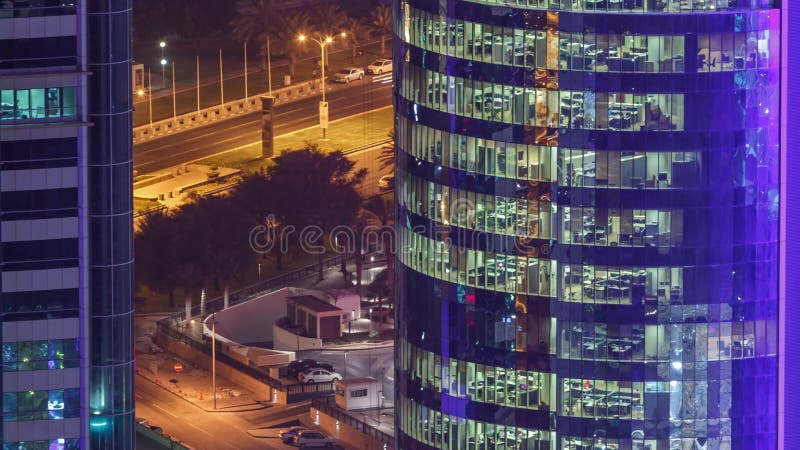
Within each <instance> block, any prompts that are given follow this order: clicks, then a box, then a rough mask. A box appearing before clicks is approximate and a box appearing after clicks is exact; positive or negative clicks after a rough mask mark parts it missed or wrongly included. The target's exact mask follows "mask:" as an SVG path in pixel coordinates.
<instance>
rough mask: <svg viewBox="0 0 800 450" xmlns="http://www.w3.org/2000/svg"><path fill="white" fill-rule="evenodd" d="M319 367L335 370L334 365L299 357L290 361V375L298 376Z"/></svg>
mask: <svg viewBox="0 0 800 450" xmlns="http://www.w3.org/2000/svg"><path fill="white" fill-rule="evenodd" d="M317 367H319V368H321V369H325V370H329V371H331V372H333V366H332V365H330V364H325V363H320V362H317V361H315V360H313V359H298V360H295V361H292V362H290V363H289V376H290V377H296V376H297V375H299V374H300V373H302V372H308V371H309V370H311V369H315V368H317Z"/></svg>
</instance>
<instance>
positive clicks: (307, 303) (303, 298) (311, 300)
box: [286, 295, 342, 313]
mask: <svg viewBox="0 0 800 450" xmlns="http://www.w3.org/2000/svg"><path fill="white" fill-rule="evenodd" d="M286 303H287V304H295V305H297V306H302V307H303V308H305V309H307V310H309V311H313V312H319V313H325V312H331V311H340V312H341V311H342V310H341V309H340V308H338V307H336V306H335V305H332V304H330V303H327V302H324V301H322V300H320V299H318V298H316V297H313V296H311V295H300V296H297V297H289V298H288V299H287V301H286Z"/></svg>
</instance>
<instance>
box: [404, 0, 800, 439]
mask: <svg viewBox="0 0 800 450" xmlns="http://www.w3.org/2000/svg"><path fill="white" fill-rule="evenodd" d="M394 14H395V23H394V26H395V28H394V33H395V48H394V52H395V53H394V54H395V72H396V73H395V106H396V112H397V118H396V126H397V131H396V136H397V147H398V148H397V150H398V161H397V184H396V186H397V188H396V198H397V209H398V215H397V217H398V219H397V222H398V224H397V232H398V240H399V246H398V264H397V266H398V269H397V298H398V317H399V319H400V320H399V326H398V330H397V331H398V335H397V364H396V370H397V377H396V379H397V395H396V399H397V402H396V417H397V428H398V429H397V442H398V448H400V449H432V448H437V449H469V450H473V449H474V450H477V449H526V450H528V449H537V450H538V449H564V450H598V449H618V450H644V449H649V450H701V449H702V450H712V449H713V450H717V449H725V450H727V449H732V450H733V449H741V450H750V449H777V448H778V444H777V420H778V414H777V404H778V400H777V391H778V365H777V361H778V360H777V352H778V347H777V333H778V330H777V323H778V254H779V251H778V250H779V245H778V220H779V206H780V202H779V188H780V186H779V181H780V180H779V172H780V145H779V137H780V135H779V128H780V127H779V108H780V104H779V99H780V89H779V82H780V74H779V69H780V51H779V49H780V36H779V31H780V24H781V17H780V10H779V9H778V5H776V4H774V3H771V2H770V1H769V0H574V1H573V0H561V1H558V0H549V1H548V0H439V1H432V0H395V2H394ZM787 448H788V447H787Z"/></svg>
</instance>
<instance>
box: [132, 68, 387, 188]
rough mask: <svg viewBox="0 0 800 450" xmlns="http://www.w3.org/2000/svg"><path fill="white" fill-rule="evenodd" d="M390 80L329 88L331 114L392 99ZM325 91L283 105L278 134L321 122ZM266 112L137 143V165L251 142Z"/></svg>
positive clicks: (152, 166) (144, 167)
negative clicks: (321, 94) (262, 114)
mask: <svg viewBox="0 0 800 450" xmlns="http://www.w3.org/2000/svg"><path fill="white" fill-rule="evenodd" d="M391 86H392V85H391V83H386V84H383V83H373V82H372V78H371V77H369V76H368V77H365V78H364V80H363V81H356V82H353V83H351V84H350V85H348V86H346V87H344V86H338V87H332V89H331V90H329V92H328V93H327V96H326V97H327V98H326V100H327V101H328V103H329V111H330V113H329V120H336V119H341V118H344V117H347V116H351V115H353V114H358V113H361V112H365V111H369V110H372V109H376V108H381V107H385V106H389V105H391V104H392V87H391ZM319 101H320V96H312V97H308V98H305V99H302V100H298V101H295V102H292V103H286V104H282V105H278V106H277V107H276V114H275V134H276V135H281V134H285V133H289V132H292V131H296V130H300V129H303V128H308V127H311V126H314V125H317V124H318V123H319V119H318V117H319V116H318V111H319V110H318V104H319ZM260 127H261V113H258V112H256V113H251V114H247V115H242V116H239V117H236V118H233V119H228V120H223V121H219V122H215V123H213V124H209V125H207V126H203V127H198V128H195V129H192V130H189V131H185V132H181V133H176V134H174V135H171V136H166V137H162V138H159V139H154V140H152V141H147V142H143V143H141V144H139V145H136V146H134V149H133V154H134V169H136V170H137V171H139V173H148V172H153V171H157V170H161V169H165V168H168V167H173V166H176V165H179V164H182V163H185V162H188V161H193V160H196V159H200V158H204V157H207V156H210V155H213V154H216V153H220V152H223V151H225V150H230V149H233V148H236V147H239V146H242V145H246V144H250V143H252V142H255V141H257V140H259V139H261V128H260Z"/></svg>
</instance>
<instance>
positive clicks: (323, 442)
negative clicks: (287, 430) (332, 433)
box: [294, 430, 333, 448]
mask: <svg viewBox="0 0 800 450" xmlns="http://www.w3.org/2000/svg"><path fill="white" fill-rule="evenodd" d="M294 443H295V445H297V446H298V447H300V448H306V447H327V448H331V447H333V438H330V437H328V436H325V435H324V434H322V433H320V432H319V431H313V430H305V431H301V432H299V433H297V436H295V438H294Z"/></svg>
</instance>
